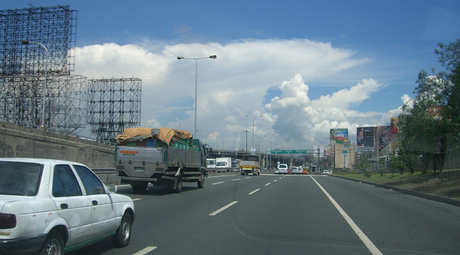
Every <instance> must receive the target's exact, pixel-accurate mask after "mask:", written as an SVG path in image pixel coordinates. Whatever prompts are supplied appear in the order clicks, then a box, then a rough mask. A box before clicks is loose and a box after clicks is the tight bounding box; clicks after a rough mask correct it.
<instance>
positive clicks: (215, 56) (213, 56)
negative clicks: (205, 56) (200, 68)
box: [209, 55, 217, 59]
mask: <svg viewBox="0 0 460 255" xmlns="http://www.w3.org/2000/svg"><path fill="white" fill-rule="evenodd" d="M209 58H212V59H216V58H217V55H212V56H209Z"/></svg>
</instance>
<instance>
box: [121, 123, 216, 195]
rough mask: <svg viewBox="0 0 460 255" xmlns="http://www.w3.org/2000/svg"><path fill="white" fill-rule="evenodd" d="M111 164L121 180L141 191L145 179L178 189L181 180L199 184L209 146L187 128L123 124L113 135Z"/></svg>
mask: <svg viewBox="0 0 460 255" xmlns="http://www.w3.org/2000/svg"><path fill="white" fill-rule="evenodd" d="M116 142H117V145H116V153H115V168H116V170H117V172H118V176H119V177H120V179H121V180H120V182H121V184H129V185H131V187H132V189H133V190H134V191H135V192H144V191H146V190H147V186H148V184H149V183H151V184H153V185H154V186H165V187H166V188H167V189H168V190H170V191H174V192H177V193H180V192H181V191H182V183H183V182H196V183H197V186H198V188H203V185H204V181H205V178H206V177H207V174H208V173H207V168H206V155H207V154H208V153H209V152H210V151H212V149H211V148H210V147H209V146H207V145H205V144H202V143H201V142H200V140H199V139H193V136H192V134H191V133H190V132H188V131H185V130H174V129H172V128H127V129H125V130H124V131H123V134H121V135H118V136H117V137H116Z"/></svg>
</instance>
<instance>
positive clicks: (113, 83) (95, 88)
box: [87, 78, 142, 140]
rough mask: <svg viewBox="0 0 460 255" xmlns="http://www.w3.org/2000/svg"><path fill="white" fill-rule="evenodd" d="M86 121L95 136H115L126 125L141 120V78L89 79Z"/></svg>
mask: <svg viewBox="0 0 460 255" xmlns="http://www.w3.org/2000/svg"><path fill="white" fill-rule="evenodd" d="M87 91H88V102H87V106H88V123H89V124H90V125H91V131H92V133H93V134H96V136H97V139H98V140H114V139H115V137H116V136H117V135H119V134H121V133H123V130H124V129H125V128H129V127H134V126H137V125H139V124H140V122H141V93H142V80H141V79H139V78H121V79H120V78H112V79H92V80H88V90H87Z"/></svg>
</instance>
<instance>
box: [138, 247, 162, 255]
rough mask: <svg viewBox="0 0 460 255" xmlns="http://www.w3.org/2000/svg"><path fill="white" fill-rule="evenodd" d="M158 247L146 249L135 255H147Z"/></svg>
mask: <svg viewBox="0 0 460 255" xmlns="http://www.w3.org/2000/svg"><path fill="white" fill-rule="evenodd" d="M156 248H157V247H156V246H147V247H146V248H144V249H142V250H140V251H138V252H136V253H134V254H133V255H145V254H147V253H149V252H151V251H153V250H155V249H156Z"/></svg>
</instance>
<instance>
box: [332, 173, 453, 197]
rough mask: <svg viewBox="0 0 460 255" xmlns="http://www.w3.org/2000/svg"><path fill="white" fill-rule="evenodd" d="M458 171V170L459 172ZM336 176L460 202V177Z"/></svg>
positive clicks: (410, 175)
mask: <svg viewBox="0 0 460 255" xmlns="http://www.w3.org/2000/svg"><path fill="white" fill-rule="evenodd" d="M457 171H458V170H457ZM334 174H335V175H338V176H343V177H347V178H350V179H355V180H363V181H368V182H373V183H378V184H385V185H389V186H394V187H398V188H402V189H407V190H412V191H417V192H421V193H426V194H431V195H436V196H442V197H447V198H452V199H456V200H460V176H458V174H457V176H456V175H450V177H443V178H442V179H441V177H440V176H439V175H438V176H433V174H432V173H428V174H423V173H422V172H415V173H414V174H410V173H403V174H400V173H385V174H383V176H380V174H377V173H372V174H371V175H370V176H369V177H366V176H364V174H356V173H340V172H337V173H336V172H334Z"/></svg>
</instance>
